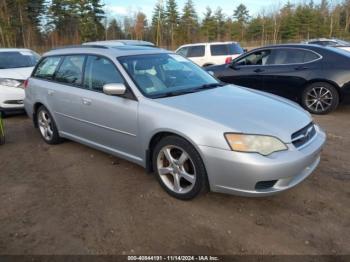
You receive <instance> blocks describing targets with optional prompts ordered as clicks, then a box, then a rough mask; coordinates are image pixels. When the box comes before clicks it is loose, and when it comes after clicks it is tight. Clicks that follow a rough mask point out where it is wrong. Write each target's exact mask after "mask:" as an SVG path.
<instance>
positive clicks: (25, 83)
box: [23, 79, 29, 89]
mask: <svg viewBox="0 0 350 262" xmlns="http://www.w3.org/2000/svg"><path fill="white" fill-rule="evenodd" d="M28 84H29V79H27V80H25V81H24V83H23V87H24V89H26V88H27V87H28Z"/></svg>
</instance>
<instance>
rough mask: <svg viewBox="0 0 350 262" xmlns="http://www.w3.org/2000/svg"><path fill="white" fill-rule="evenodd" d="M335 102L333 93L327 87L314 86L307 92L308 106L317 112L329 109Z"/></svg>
mask: <svg viewBox="0 0 350 262" xmlns="http://www.w3.org/2000/svg"><path fill="white" fill-rule="evenodd" d="M332 102H333V94H332V92H331V91H330V90H329V89H328V88H326V87H322V86H320V87H314V88H312V89H311V90H310V91H309V92H308V93H307V94H306V106H307V107H308V108H309V109H310V110H312V111H314V112H317V113H321V112H325V111H327V110H328V109H329V108H330V107H331V106H332Z"/></svg>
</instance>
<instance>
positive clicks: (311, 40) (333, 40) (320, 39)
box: [306, 38, 338, 42]
mask: <svg viewBox="0 0 350 262" xmlns="http://www.w3.org/2000/svg"><path fill="white" fill-rule="evenodd" d="M315 41H321V42H322V41H331V42H337V41H338V40H337V39H334V38H314V39H310V40H307V41H306V42H315Z"/></svg>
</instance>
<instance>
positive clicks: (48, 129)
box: [36, 106, 62, 145]
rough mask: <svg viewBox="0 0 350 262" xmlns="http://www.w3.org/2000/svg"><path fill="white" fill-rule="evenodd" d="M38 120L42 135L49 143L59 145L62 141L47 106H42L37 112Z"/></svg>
mask: <svg viewBox="0 0 350 262" xmlns="http://www.w3.org/2000/svg"><path fill="white" fill-rule="evenodd" d="M36 121H37V123H38V127H39V131H40V135H41V137H42V138H43V139H44V141H45V142H46V143H47V144H49V145H57V144H60V143H61V142H62V139H61V137H60V136H59V134H58V130H57V126H56V123H55V121H54V119H53V117H52V115H51V114H50V112H49V110H47V108H46V107H44V106H41V107H40V108H39V109H38V111H37V113H36Z"/></svg>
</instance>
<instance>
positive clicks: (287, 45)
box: [255, 44, 326, 50]
mask: <svg viewBox="0 0 350 262" xmlns="http://www.w3.org/2000/svg"><path fill="white" fill-rule="evenodd" d="M283 47H284V48H285V47H290V48H305V49H310V48H317V49H319V48H326V47H324V46H320V45H313V44H279V45H268V46H264V47H259V48H257V49H255V50H259V49H266V48H270V49H271V48H272V49H274V48H283Z"/></svg>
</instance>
